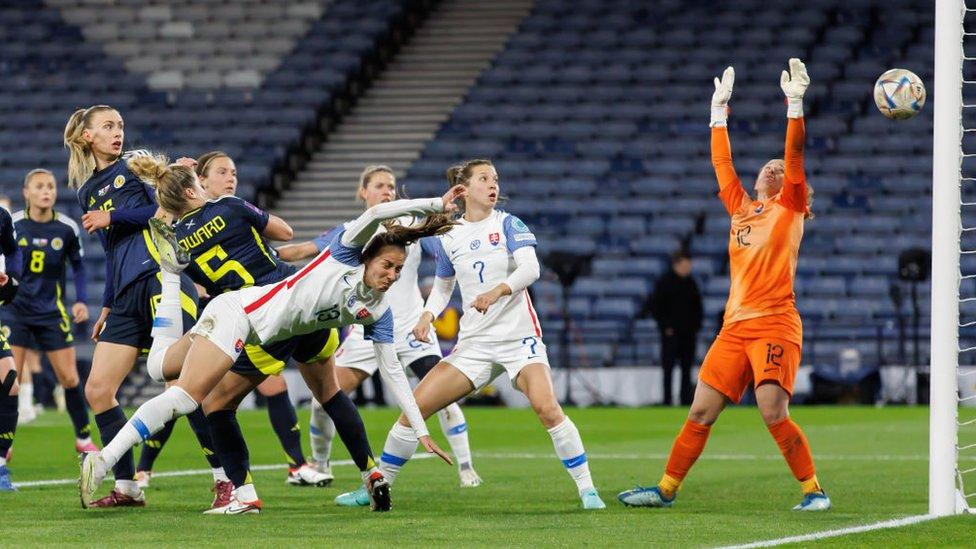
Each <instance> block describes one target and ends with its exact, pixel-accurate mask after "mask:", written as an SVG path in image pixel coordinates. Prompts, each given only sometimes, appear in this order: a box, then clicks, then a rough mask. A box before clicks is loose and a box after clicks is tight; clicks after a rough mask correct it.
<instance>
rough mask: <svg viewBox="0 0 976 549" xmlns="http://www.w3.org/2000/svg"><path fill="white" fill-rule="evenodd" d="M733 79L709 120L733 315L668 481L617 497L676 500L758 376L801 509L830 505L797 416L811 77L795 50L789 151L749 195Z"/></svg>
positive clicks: (718, 87)
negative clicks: (796, 283) (725, 219)
mask: <svg viewBox="0 0 976 549" xmlns="http://www.w3.org/2000/svg"><path fill="white" fill-rule="evenodd" d="M734 80H735V71H734V70H733V69H732V67H729V68H727V69H725V72H724V73H723V74H722V79H721V80H719V79H718V78H716V79H715V93H714V95H712V118H711V124H710V126H711V128H712V165H713V167H714V168H715V175H716V177H717V178H718V184H719V192H718V195H719V198H720V199H721V200H722V204H723V205H724V206H725V209H726V210H727V211H728V213H729V215H730V216H731V218H732V227H731V231H730V232H729V266H730V276H731V279H732V281H731V288H730V290H729V300H728V303H727V304H726V308H725V321H724V324H723V328H722V331H721V332H719V334H718V336H717V337H716V339H715V342H714V343H712V346H711V348H710V349H709V351H708V354H707V355H706V356H705V361H704V363H703V364H702V367H701V371H700V373H699V383H698V387H697V389H696V391H695V398H694V401H693V402H692V404H691V409H690V410H689V412H688V419H687V420H686V421H685V424H684V426H683V427H682V429H681V432H680V433H679V434H678V438H677V439H675V441H674V446H673V447H672V448H671V454H670V456H669V457H668V462H667V466H666V467H665V472H664V476H663V477H662V478H661V481H660V482H659V483H658V484H657V486H652V487H649V488H644V487H637V488H635V489H633V490H628V491H626V492H622V493H620V495H619V496H618V499H619V500H620V501H621V502H623V503H624V504H626V505H633V506H642V507H670V506H671V505H672V504H673V502H674V500H675V496H676V495H677V493H678V488H679V487H680V486H681V482H682V481H683V480H684V478H685V476H686V475H687V474H688V470H689V469H691V466H692V465H693V464H694V463H695V460H697V459H698V456H699V455H701V453H702V450H703V449H704V448H705V443H706V441H707V440H708V435H709V432H710V431H711V427H712V424H713V423H715V421H716V420H717V419H718V416H719V415H720V414H721V413H722V410H723V409H724V408H725V406H726V404H728V403H729V402H733V403H738V402H739V400H740V399H741V398H742V393H743V392H744V391H745V390H746V388H747V387H748V386H749V385H750V384H752V385H754V387H755V392H756V402H757V404H758V407H759V412H760V413H761V414H762V418H763V421H765V423H766V427H767V428H768V429H769V432H770V434H771V435H772V436H773V438H774V439H775V440H776V443H777V444H778V445H779V448H780V450H781V451H782V453H783V457H784V458H785V459H786V462H787V464H788V465H789V467H790V470H791V471H792V472H793V475H794V476H795V477H796V479H797V480H798V481H799V482H800V486H801V488H802V491H803V495H804V497H803V501H802V502H800V503H799V504H798V505H797V506H796V507H794V509H795V510H799V511H825V510H827V509H829V508H830V498H829V497H827V494H826V493H824V491H823V489H822V488H821V487H820V483H819V482H818V480H817V475H816V469H815V467H814V464H813V456H812V454H811V452H810V445H809V443H808V442H807V438H806V436H805V435H804V434H803V431H802V430H800V427H799V426H798V425H797V424H796V423H794V422H793V420H792V419H790V415H789V402H790V396H791V395H792V394H793V382H794V380H795V378H796V372H797V368H798V367H799V365H800V350H801V346H802V344H803V325H802V324H801V322H800V315H799V313H798V312H797V310H796V300H795V295H794V293H793V278H794V275H795V273H796V260H797V254H798V252H799V249H800V240H801V239H802V238H803V223H804V220H805V219H807V218H809V217H810V197H811V192H810V189H809V188H808V186H807V182H806V177H805V175H804V171H803V140H804V133H805V132H804V127H803V94H804V92H805V91H806V89H807V86H809V84H810V77H809V76H808V75H807V71H806V67H805V66H804V65H803V62H801V61H800V60H799V59H790V70H789V72H787V71H783V75H782V77H781V79H780V86H781V87H782V88H783V92H784V93H785V94H786V99H787V114H786V115H787V117H788V119H789V120H788V125H787V130H786V151H785V158H784V159H783V160H780V159H774V160H770V161H769V162H767V163H766V165H765V166H764V167H763V168H762V170H761V171H760V172H759V176H758V177H757V178H756V184H755V191H756V198H755V199H753V198H752V197H750V196H749V195H748V194H746V192H745V190H744V189H743V188H742V184H741V182H740V181H739V178H738V176H737V175H736V173H735V169H734V168H733V166H732V153H731V147H730V145H729V135H728V129H727V128H726V120H727V116H728V102H729V98H730V97H731V96H732V84H733V82H734Z"/></svg>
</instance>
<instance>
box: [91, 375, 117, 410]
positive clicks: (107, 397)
mask: <svg viewBox="0 0 976 549" xmlns="http://www.w3.org/2000/svg"><path fill="white" fill-rule="evenodd" d="M113 395H114V391H112V388H111V387H109V386H108V384H106V383H104V382H103V381H101V380H99V379H93V378H88V382H87V383H85V400H87V401H88V405H89V406H90V407H91V408H92V410H96V411H99V410H107V409H109V408H111V407H112V398H113ZM96 413H97V412H96Z"/></svg>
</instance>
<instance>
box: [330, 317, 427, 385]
mask: <svg viewBox="0 0 976 549" xmlns="http://www.w3.org/2000/svg"><path fill="white" fill-rule="evenodd" d="M396 353H397V359H398V360H399V361H400V364H402V365H403V367H404V368H407V367H408V366H410V365H411V364H413V362H414V361H415V360H417V359H420V358H423V357H425V356H431V355H433V356H436V357H437V358H441V345H440V343H438V342H437V334H435V333H434V330H433V328H431V330H430V343H424V342H422V341H417V339H416V338H415V337H414V336H413V332H409V331H408V332H405V333H402V334H397V335H396ZM334 356H335V361H336V366H341V367H343V368H354V369H356V370H360V371H362V372H366V375H370V376H371V375H373V374H375V373H376V370H377V368H379V366H378V365H377V364H376V355H375V354H374V353H373V342H372V341H367V340H366V339H365V338H364V337H363V327H362V326H360V325H359V324H354V325H353V327H352V330H350V331H349V334H348V335H347V336H346V339H344V340H343V341H342V345H339V349H338V350H337V351H336V353H335V355H334ZM408 371H409V370H408Z"/></svg>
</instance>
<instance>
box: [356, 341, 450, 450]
mask: <svg viewBox="0 0 976 549" xmlns="http://www.w3.org/2000/svg"><path fill="white" fill-rule="evenodd" d="M373 354H374V355H375V357H376V363H377V364H378V365H379V367H380V368H379V370H380V376H381V377H382V378H383V380H384V381H385V382H386V386H387V388H389V389H390V390H391V391H392V392H393V397H394V398H395V399H396V401H397V404H398V405H399V406H400V410H402V411H403V415H405V416H407V420H408V421H409V422H410V426H411V427H413V430H414V432H415V433H416V434H417V439H418V440H419V441H420V443H421V444H423V446H424V449H426V450H427V451H428V452H429V453H432V454H437V455H438V456H439V457H440V458H441V459H443V460H444V461H446V462H447V463H448V464H450V465H453V462H452V461H451V457H450V456H449V455H447V453H446V452H444V450H441V449H440V447H438V446H437V443H435V442H434V441H433V439H431V438H430V432H428V431H427V424H426V423H425V422H424V416H423V414H421V413H420V407H418V406H417V401H416V399H414V396H413V391H411V390H410V382H409V381H407V374H406V373H405V372H404V371H403V365H402V364H400V360H399V359H397V355H396V345H395V344H393V343H381V342H379V341H373Z"/></svg>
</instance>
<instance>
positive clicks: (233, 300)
mask: <svg viewBox="0 0 976 549" xmlns="http://www.w3.org/2000/svg"><path fill="white" fill-rule="evenodd" d="M190 333H191V334H195V335H200V336H203V337H205V338H207V339H208V340H210V342H211V343H213V344H214V345H216V346H217V347H219V348H220V350H221V351H223V352H224V353H226V354H227V356H229V357H230V359H231V360H232V361H234V362H236V361H237V357H239V356H240V355H241V352H243V351H244V345H245V344H247V343H254V342H253V341H248V338H249V337H250V338H252V339H253V338H254V335H255V334H253V333H252V330H251V321H250V319H249V318H248V317H247V315H246V314H244V305H243V304H242V303H241V299H240V296H238V295H237V292H227V293H224V294H220V295H218V296H217V297H215V298H213V300H212V301H210V303H209V304H208V305H207V307H206V308H205V309H204V310H203V313H201V314H200V320H197V323H196V324H194V325H193V328H191V329H190Z"/></svg>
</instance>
